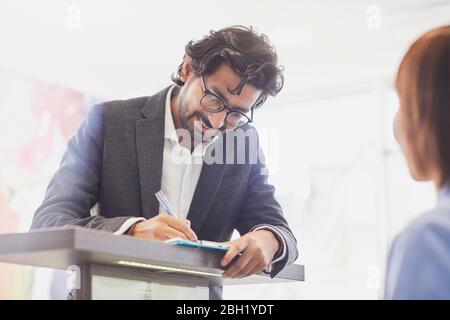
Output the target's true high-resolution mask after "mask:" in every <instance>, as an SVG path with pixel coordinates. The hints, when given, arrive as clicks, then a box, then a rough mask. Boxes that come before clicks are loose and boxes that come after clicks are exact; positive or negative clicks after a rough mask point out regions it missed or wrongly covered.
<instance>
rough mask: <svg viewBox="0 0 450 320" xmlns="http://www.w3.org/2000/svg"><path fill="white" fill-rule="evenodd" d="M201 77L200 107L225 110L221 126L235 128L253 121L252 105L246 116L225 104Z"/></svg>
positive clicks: (218, 110) (216, 110)
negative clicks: (226, 125) (249, 113)
mask: <svg viewBox="0 0 450 320" xmlns="http://www.w3.org/2000/svg"><path fill="white" fill-rule="evenodd" d="M201 78H202V86H203V97H202V98H201V99H200V104H201V106H202V108H203V109H204V110H205V111H207V112H211V113H219V112H222V111H224V110H227V113H226V116H225V119H224V124H223V125H222V126H221V127H223V126H224V125H225V123H226V124H228V125H229V126H230V127H232V128H234V129H237V128H241V127H243V126H245V125H246V124H248V123H251V122H253V107H252V108H251V111H250V112H251V115H250V117H248V116H247V115H246V114H245V113H243V112H241V111H238V110H236V109H235V108H233V107H230V106H227V105H226V104H225V103H224V102H223V101H222V99H221V98H220V97H218V96H217V95H215V94H214V93H212V92H211V91H209V90H208V88H206V84H205V79H204V78H203V75H201Z"/></svg>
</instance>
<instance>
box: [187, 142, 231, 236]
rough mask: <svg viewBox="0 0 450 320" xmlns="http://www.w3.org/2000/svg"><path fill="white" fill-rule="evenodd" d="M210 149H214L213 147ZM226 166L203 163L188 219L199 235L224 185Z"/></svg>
mask: <svg viewBox="0 0 450 320" xmlns="http://www.w3.org/2000/svg"><path fill="white" fill-rule="evenodd" d="M210 147H214V146H213V145H211V146H210ZM224 168H225V166H224V165H222V164H206V163H205V162H203V166H202V172H201V174H200V178H199V180H198V183H197V188H196V189H195V192H194V197H193V198H192V202H191V206H190V207H189V213H188V216H187V218H188V219H189V220H190V221H191V228H192V230H193V231H194V232H195V233H197V232H198V231H199V230H200V228H201V227H202V225H203V222H204V221H205V218H206V216H207V215H208V212H209V211H210V209H211V206H212V204H213V202H214V200H215V198H216V196H217V192H218V190H219V187H220V185H221V183H222V178H223V174H224Z"/></svg>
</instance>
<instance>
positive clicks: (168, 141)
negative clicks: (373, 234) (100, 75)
mask: <svg viewBox="0 0 450 320" xmlns="http://www.w3.org/2000/svg"><path fill="white" fill-rule="evenodd" d="M173 88H174V86H172V87H171V88H170V90H169V92H168V93H167V97H166V106H165V108H166V112H165V113H166V114H165V120H164V121H165V123H164V155H163V166H162V167H163V168H162V178H161V190H162V191H163V192H164V194H165V195H166V196H167V198H168V199H169V202H170V203H171V205H172V207H173V209H174V210H175V212H176V213H177V214H178V218H181V219H186V217H187V215H188V212H189V207H190V205H191V202H192V198H193V196H194V192H195V189H196V188H197V183H198V180H199V178H200V173H201V171H202V167H203V155H204V154H205V152H206V150H207V148H208V147H209V146H210V145H211V144H212V143H213V142H214V140H215V139H214V138H213V139H212V140H210V141H207V142H202V143H199V144H197V145H196V146H195V147H194V150H193V151H192V153H191V152H190V150H188V149H187V148H186V147H183V146H182V145H180V143H179V142H178V141H179V140H178V135H177V133H176V129H175V125H174V122H173V117H172V110H171V107H170V100H171V96H172V91H173ZM148 196H149V197H154V196H155V195H148ZM164 212H165V211H164V209H163V208H162V207H161V206H160V208H159V213H164ZM143 220H145V218H143V217H139V218H130V219H128V220H126V221H125V222H124V223H123V224H122V225H121V226H120V228H119V229H118V230H117V231H115V232H114V234H116V235H121V234H124V233H125V232H127V230H128V229H129V228H130V227H131V226H133V225H134V224H135V223H137V222H139V221H143ZM260 229H269V230H271V231H273V232H274V233H275V235H276V237H277V239H278V242H279V244H280V250H279V251H278V252H279V253H280V254H279V255H278V257H276V259H275V260H273V261H272V263H271V265H272V264H273V263H275V262H277V261H280V260H281V259H283V258H284V256H285V255H286V242H285V240H284V238H283V237H282V235H281V233H280V232H279V231H278V230H276V228H275V227H273V226H269V225H267V226H260V227H258V228H256V229H254V230H252V231H256V230H260ZM271 265H269V267H268V268H267V269H266V272H270V269H271Z"/></svg>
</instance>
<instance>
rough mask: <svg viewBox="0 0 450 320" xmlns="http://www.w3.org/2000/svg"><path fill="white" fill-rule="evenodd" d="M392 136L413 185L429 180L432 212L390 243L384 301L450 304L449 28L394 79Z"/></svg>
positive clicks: (426, 40) (424, 41)
mask: <svg viewBox="0 0 450 320" xmlns="http://www.w3.org/2000/svg"><path fill="white" fill-rule="evenodd" d="M396 89H397V93H398V96H399V100H400V107H399V110H398V112H397V115H396V118H395V120H394V131H395V136H396V138H397V141H398V142H399V144H400V145H401V147H402V150H403V153H404V155H405V158H406V160H407V162H408V167H409V170H410V173H411V175H412V176H413V178H414V179H416V180H419V181H427V180H431V181H433V182H434V184H435V186H436V190H437V192H438V201H437V204H436V206H435V208H434V209H432V210H430V211H428V212H426V213H424V214H423V215H421V217H419V218H418V219H417V220H416V221H414V222H413V223H412V224H411V225H410V226H409V227H408V228H406V230H405V231H403V232H402V233H401V234H400V235H399V236H397V237H396V239H395V240H394V242H393V244H392V247H391V250H390V255H389V260H388V266H387V275H386V288H385V298H386V299H450V26H445V27H441V28H438V29H435V30H432V31H430V32H427V33H426V34H424V35H423V36H422V37H420V38H419V39H418V40H417V41H416V42H415V43H414V44H413V45H412V46H411V48H410V49H409V50H408V52H407V53H406V55H405V57H404V58H403V60H402V62H401V64H400V68H399V70H398V74H397V80H396Z"/></svg>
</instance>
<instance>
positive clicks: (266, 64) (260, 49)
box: [172, 26, 284, 108]
mask: <svg viewBox="0 0 450 320" xmlns="http://www.w3.org/2000/svg"><path fill="white" fill-rule="evenodd" d="M186 56H188V57H189V58H190V61H191V64H192V69H193V71H194V72H195V74H197V75H210V74H212V73H214V71H215V70H216V69H217V68H218V67H219V66H220V65H221V64H222V63H228V64H229V65H230V67H231V68H232V69H233V70H234V71H235V72H236V73H237V74H238V75H239V76H240V78H241V82H240V83H239V85H238V86H237V88H236V89H235V90H233V94H238V95H239V94H240V92H241V90H242V88H243V87H244V85H245V84H251V85H253V86H254V87H255V88H257V89H258V90H261V91H262V94H261V96H260V97H259V99H258V101H257V102H256V103H255V107H256V108H257V107H260V106H261V105H262V104H263V103H264V102H265V101H266V99H267V97H268V96H269V95H271V96H276V95H277V94H278V92H280V91H281V89H282V88H283V84H284V77H283V67H282V66H279V65H278V57H277V53H276V51H275V49H274V48H273V47H272V46H271V44H270V42H269V39H268V37H267V36H266V35H264V34H257V33H256V32H255V31H254V30H253V29H252V27H250V28H247V27H244V26H232V27H227V28H223V29H220V30H218V31H213V30H212V31H210V33H209V34H208V35H207V36H205V37H204V38H202V39H201V40H198V41H193V40H191V41H189V42H188V44H187V45H186V47H185V56H184V58H186ZM183 63H184V62H183ZM183 63H182V64H181V65H180V66H179V67H178V70H177V72H176V73H174V74H173V75H172V81H173V82H175V83H176V84H177V85H179V86H183V85H184V82H183V81H181V78H180V76H181V68H182V65H183Z"/></svg>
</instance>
